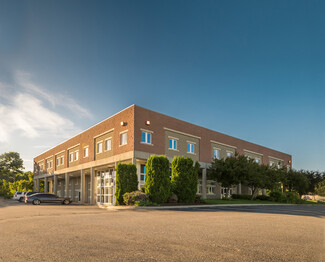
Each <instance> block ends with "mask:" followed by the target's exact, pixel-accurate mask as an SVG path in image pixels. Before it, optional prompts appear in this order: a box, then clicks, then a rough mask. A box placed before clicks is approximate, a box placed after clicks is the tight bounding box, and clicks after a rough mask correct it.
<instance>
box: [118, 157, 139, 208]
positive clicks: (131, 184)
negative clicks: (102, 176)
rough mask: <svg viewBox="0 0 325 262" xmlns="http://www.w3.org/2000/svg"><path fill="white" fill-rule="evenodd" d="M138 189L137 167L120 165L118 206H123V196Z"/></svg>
mask: <svg viewBox="0 0 325 262" xmlns="http://www.w3.org/2000/svg"><path fill="white" fill-rule="evenodd" d="M137 189H138V176H137V168H136V166H135V165H133V164H121V163H118V165H117V167H116V192H115V197H116V205H123V204H124V201H123V195H124V194H125V193H128V192H132V191H135V190H137Z"/></svg>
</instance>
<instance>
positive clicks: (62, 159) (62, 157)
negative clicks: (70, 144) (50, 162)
mask: <svg viewBox="0 0 325 262" xmlns="http://www.w3.org/2000/svg"><path fill="white" fill-rule="evenodd" d="M61 165H64V156H61Z"/></svg>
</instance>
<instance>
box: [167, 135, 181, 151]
mask: <svg viewBox="0 0 325 262" xmlns="http://www.w3.org/2000/svg"><path fill="white" fill-rule="evenodd" d="M170 140H172V147H170ZM178 140H179V138H176V137H171V136H169V137H168V149H169V150H174V151H178V149H177V146H178V145H177V144H178ZM174 146H175V148H174Z"/></svg>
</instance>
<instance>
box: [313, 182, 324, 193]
mask: <svg viewBox="0 0 325 262" xmlns="http://www.w3.org/2000/svg"><path fill="white" fill-rule="evenodd" d="M315 192H316V194H317V195H320V196H325V179H324V180H323V181H320V182H319V183H318V184H317V185H316V190H315Z"/></svg>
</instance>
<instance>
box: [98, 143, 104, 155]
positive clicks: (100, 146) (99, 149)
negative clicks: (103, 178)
mask: <svg viewBox="0 0 325 262" xmlns="http://www.w3.org/2000/svg"><path fill="white" fill-rule="evenodd" d="M101 152H103V143H102V142H100V143H97V154H99V153H101Z"/></svg>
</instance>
